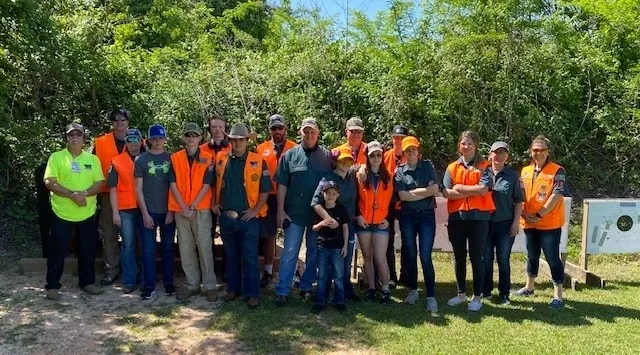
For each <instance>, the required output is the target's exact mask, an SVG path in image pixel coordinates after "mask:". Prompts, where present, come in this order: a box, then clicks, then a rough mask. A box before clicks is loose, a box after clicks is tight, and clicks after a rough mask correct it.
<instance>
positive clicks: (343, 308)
mask: <svg viewBox="0 0 640 355" xmlns="http://www.w3.org/2000/svg"><path fill="white" fill-rule="evenodd" d="M336 310H337V311H338V312H340V313H345V312H346V311H347V306H345V305H344V303H340V304H337V305H336Z"/></svg>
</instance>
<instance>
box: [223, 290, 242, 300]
mask: <svg viewBox="0 0 640 355" xmlns="http://www.w3.org/2000/svg"><path fill="white" fill-rule="evenodd" d="M238 297H240V294H238V293H236V292H227V295H226V296H224V300H225V301H227V302H231V301H233V300H235V299H236V298H238Z"/></svg>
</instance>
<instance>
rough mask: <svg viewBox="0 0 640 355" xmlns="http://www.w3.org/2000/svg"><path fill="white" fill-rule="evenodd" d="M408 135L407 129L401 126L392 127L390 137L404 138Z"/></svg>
mask: <svg viewBox="0 0 640 355" xmlns="http://www.w3.org/2000/svg"><path fill="white" fill-rule="evenodd" d="M408 135H409V129H408V128H407V127H405V126H403V125H395V126H393V131H391V136H402V137H406V136H408Z"/></svg>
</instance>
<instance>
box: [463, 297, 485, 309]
mask: <svg viewBox="0 0 640 355" xmlns="http://www.w3.org/2000/svg"><path fill="white" fill-rule="evenodd" d="M480 308H482V298H474V299H472V300H471V302H469V305H468V306H467V309H468V310H470V311H471V312H477V311H479V310H480Z"/></svg>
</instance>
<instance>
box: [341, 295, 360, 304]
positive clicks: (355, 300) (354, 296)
mask: <svg viewBox="0 0 640 355" xmlns="http://www.w3.org/2000/svg"><path fill="white" fill-rule="evenodd" d="M344 299H346V300H349V301H352V302H360V297H358V296H356V295H355V294H353V295H351V296H349V297H345V298H344Z"/></svg>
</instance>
